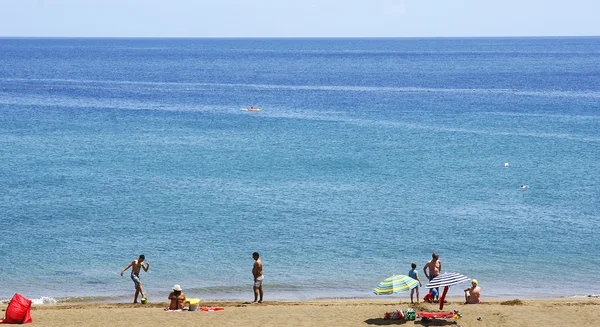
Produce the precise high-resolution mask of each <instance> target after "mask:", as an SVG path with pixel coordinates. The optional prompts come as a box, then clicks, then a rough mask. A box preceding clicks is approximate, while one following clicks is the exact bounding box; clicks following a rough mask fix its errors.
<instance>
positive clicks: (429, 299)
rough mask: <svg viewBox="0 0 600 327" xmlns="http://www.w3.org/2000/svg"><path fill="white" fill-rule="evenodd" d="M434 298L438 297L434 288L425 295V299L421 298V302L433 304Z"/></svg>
mask: <svg viewBox="0 0 600 327" xmlns="http://www.w3.org/2000/svg"><path fill="white" fill-rule="evenodd" d="M436 296H438V291H437V290H436V289H435V288H432V289H431V290H430V291H429V293H427V294H425V297H423V301H425V302H427V303H433V301H434V300H435V297H436Z"/></svg>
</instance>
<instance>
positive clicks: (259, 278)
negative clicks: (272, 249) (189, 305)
mask: <svg viewBox="0 0 600 327" xmlns="http://www.w3.org/2000/svg"><path fill="white" fill-rule="evenodd" d="M252 258H253V259H254V267H252V275H253V276H254V302H252V303H262V302H263V285H262V284H263V279H264V276H263V271H262V260H260V256H259V254H258V252H254V253H252ZM259 293H260V300H259V299H258V294H259Z"/></svg>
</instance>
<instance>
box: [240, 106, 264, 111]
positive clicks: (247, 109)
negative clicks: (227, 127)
mask: <svg viewBox="0 0 600 327" xmlns="http://www.w3.org/2000/svg"><path fill="white" fill-rule="evenodd" d="M240 110H243V111H261V110H262V108H254V107H250V108H241V109H240Z"/></svg>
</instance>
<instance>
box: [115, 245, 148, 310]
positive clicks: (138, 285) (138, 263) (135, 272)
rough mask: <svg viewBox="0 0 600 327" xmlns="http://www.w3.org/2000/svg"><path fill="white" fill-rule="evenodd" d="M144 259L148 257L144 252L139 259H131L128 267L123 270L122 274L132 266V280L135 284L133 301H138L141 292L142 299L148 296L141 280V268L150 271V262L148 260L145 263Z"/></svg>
mask: <svg viewBox="0 0 600 327" xmlns="http://www.w3.org/2000/svg"><path fill="white" fill-rule="evenodd" d="M144 259H146V257H145V256H144V255H143V254H140V257H139V258H138V259H137V260H133V261H131V263H130V264H128V265H127V267H125V268H123V270H121V276H123V274H124V273H125V271H126V270H127V269H129V267H131V280H132V281H133V284H134V285H135V297H134V298H133V303H138V302H137V299H138V295H139V294H140V293H141V294H142V299H144V298H145V297H146V296H145V295H144V290H143V289H142V281H141V280H140V268H142V269H144V271H145V272H148V268H150V262H146V264H145V265H144Z"/></svg>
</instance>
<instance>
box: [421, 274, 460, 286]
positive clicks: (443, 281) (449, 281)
mask: <svg viewBox="0 0 600 327" xmlns="http://www.w3.org/2000/svg"><path fill="white" fill-rule="evenodd" d="M469 280H471V279H470V278H469V277H467V276H465V275H462V274H459V273H443V274H441V275H437V276H435V278H434V279H432V280H430V281H429V284H427V285H425V287H426V288H436V287H443V286H452V285H458V284H460V283H464V282H468V281H469Z"/></svg>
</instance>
